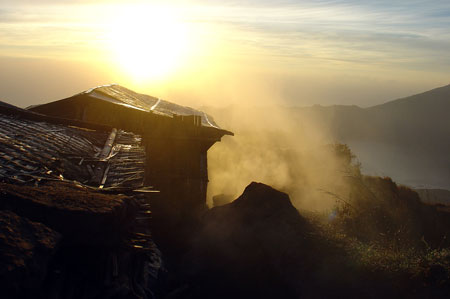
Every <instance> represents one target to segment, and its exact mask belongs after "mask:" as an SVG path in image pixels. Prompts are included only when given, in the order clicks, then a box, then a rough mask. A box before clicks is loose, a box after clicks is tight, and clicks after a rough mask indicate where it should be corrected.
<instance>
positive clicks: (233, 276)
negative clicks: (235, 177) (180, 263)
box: [186, 183, 312, 298]
mask: <svg viewBox="0 0 450 299" xmlns="http://www.w3.org/2000/svg"><path fill="white" fill-rule="evenodd" d="M309 232H310V226H309V224H308V223H307V222H306V220H305V219H304V218H303V217H302V216H301V215H300V214H299V213H298V211H297V210H296V209H295V207H294V206H293V205H292V203H291V201H290V199H289V196H288V195H287V194H285V193H283V192H280V191H277V190H275V189H273V188H271V187H269V186H267V185H264V184H261V183H251V184H250V185H249V186H247V188H246V189H245V191H244V193H243V194H242V195H241V196H240V197H239V198H238V199H236V200H235V201H233V202H232V203H230V204H227V205H224V206H220V207H216V208H213V209H211V210H210V211H208V212H207V213H206V215H205V218H204V226H203V228H202V230H201V232H200V233H199V236H198V238H197V239H196V241H195V242H194V249H193V251H192V252H191V254H190V255H188V256H187V262H186V263H187V265H186V269H189V270H190V273H188V274H187V275H188V276H189V275H191V277H194V278H193V279H194V281H196V282H198V283H199V284H200V285H202V287H201V288H197V289H195V290H194V291H193V292H194V294H195V296H200V297H208V296H212V294H214V295H213V297H214V296H219V297H221V298H225V297H228V296H233V297H234V298H240V297H248V296H251V297H252V298H268V297H278V298H290V297H296V296H297V295H299V294H300V291H301V290H300V289H301V285H302V283H301V280H302V278H305V277H306V276H307V274H306V273H308V271H309V269H310V268H311V267H312V265H311V261H310V260H309V259H308V257H309V256H310V255H311V254H310V253H308V254H307V251H309V250H310V248H311V244H309V241H308V239H309V237H308V236H309ZM293 280H294V281H295V283H293ZM248 298H249V297H248Z"/></svg>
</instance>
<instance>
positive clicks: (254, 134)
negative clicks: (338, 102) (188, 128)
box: [208, 107, 350, 211]
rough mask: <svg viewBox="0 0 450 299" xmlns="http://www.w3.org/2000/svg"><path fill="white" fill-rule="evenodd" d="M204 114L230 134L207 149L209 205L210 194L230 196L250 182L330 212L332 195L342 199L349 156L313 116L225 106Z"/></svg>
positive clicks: (300, 204) (298, 203)
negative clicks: (334, 143)
mask: <svg viewBox="0 0 450 299" xmlns="http://www.w3.org/2000/svg"><path fill="white" fill-rule="evenodd" d="M294 109H295V108H294ZM209 112H210V113H211V114H212V115H214V116H215V118H216V120H217V121H218V123H220V124H221V125H222V126H223V127H225V128H227V129H230V130H232V131H233V132H234V133H235V136H234V137H226V138H223V140H222V142H220V143H218V144H216V145H215V146H214V147H212V148H211V149H210V151H209V156H208V161H209V175H210V183H209V187H208V188H209V189H208V204H209V205H210V206H212V205H213V201H212V198H213V196H215V195H219V194H225V195H230V198H233V199H234V198H236V197H237V196H238V195H239V194H240V193H241V192H242V190H243V189H244V188H245V186H246V185H248V184H249V183H250V182H252V181H258V182H262V183H265V184H268V185H271V186H273V187H274V188H277V189H279V190H282V191H285V192H287V193H288V194H289V195H290V197H291V200H292V202H293V203H294V205H295V206H296V207H297V208H299V209H307V210H313V211H324V210H329V209H331V208H332V207H333V205H334V204H335V201H336V196H334V195H337V196H342V197H344V198H345V197H346V195H345V194H346V192H347V190H348V188H347V186H346V182H345V177H346V175H348V174H349V169H347V168H348V167H349V165H350V164H349V163H350V161H349V155H346V154H344V155H343V153H342V151H340V150H339V146H338V147H336V146H335V145H333V139H332V138H331V135H330V134H329V133H328V132H326V130H325V129H323V128H324V127H323V126H321V124H320V123H318V122H316V121H315V119H314V117H313V116H310V117H308V119H306V118H305V119H295V118H294V117H293V115H291V113H290V112H291V109H289V108H271V109H268V108H243V107H240V108H238V107H228V108H223V109H212V108H211V109H209ZM340 148H341V149H343V147H340ZM344 149H345V147H344ZM330 194H333V195H330Z"/></svg>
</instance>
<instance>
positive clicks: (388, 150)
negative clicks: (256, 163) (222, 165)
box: [209, 85, 450, 189]
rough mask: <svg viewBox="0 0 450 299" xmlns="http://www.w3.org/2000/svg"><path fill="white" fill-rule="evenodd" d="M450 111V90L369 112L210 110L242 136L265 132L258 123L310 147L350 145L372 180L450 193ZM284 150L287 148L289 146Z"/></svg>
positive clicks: (343, 109)
mask: <svg viewBox="0 0 450 299" xmlns="http://www.w3.org/2000/svg"><path fill="white" fill-rule="evenodd" d="M212 110H213V111H212ZM448 111H450V85H447V86H443V87H440V88H436V89H433V90H430V91H427V92H424V93H421V94H417V95H413V96H409V97H405V98H401V99H397V100H393V101H390V102H387V103H385V104H382V105H377V106H373V107H369V108H361V107H358V106H343V105H335V106H326V107H325V106H320V105H315V106H311V107H270V108H269V107H266V108H261V107H260V108H247V109H245V108H237V107H227V108H225V109H220V110H217V109H212V108H210V109H209V112H210V113H212V114H214V115H217V116H218V117H216V118H217V121H218V122H219V123H223V124H226V125H227V126H228V127H232V128H233V129H235V131H236V132H237V136H238V135H239V131H241V132H244V131H245V132H256V130H259V129H260V128H258V127H257V126H256V125H254V124H255V123H256V124H263V125H264V127H265V128H268V129H269V130H271V131H277V130H279V131H287V132H288V133H289V134H290V135H292V136H295V137H294V138H303V139H305V138H306V139H308V142H309V139H311V138H316V139H319V141H321V142H340V143H345V144H348V145H349V146H350V148H351V150H352V151H353V152H354V153H355V155H356V156H357V158H358V160H359V161H360V162H361V163H362V170H363V172H365V173H367V174H371V175H381V176H390V177H392V178H394V179H395V180H396V181H397V182H399V183H401V184H407V185H409V186H412V187H414V188H441V189H450V167H449V166H450V155H449V154H448V153H449V152H450V138H449V136H450V118H449V117H448ZM275 135H277V134H275ZM317 136H320V137H317ZM291 143H292V142H291ZM279 144H280V143H279ZM281 146H285V147H287V146H289V142H287V144H284V145H281Z"/></svg>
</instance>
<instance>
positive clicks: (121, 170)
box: [0, 103, 145, 189]
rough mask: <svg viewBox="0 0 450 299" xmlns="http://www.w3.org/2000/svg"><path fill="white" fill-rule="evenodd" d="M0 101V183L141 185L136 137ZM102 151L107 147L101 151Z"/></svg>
mask: <svg viewBox="0 0 450 299" xmlns="http://www.w3.org/2000/svg"><path fill="white" fill-rule="evenodd" d="M111 131H112V132H114V136H113V137H114V138H113V139H111V135H113V134H112V132H110V131H109V129H108V128H107V127H100V129H99V128H96V127H92V125H90V124H86V126H83V123H82V122H79V121H77V122H74V123H70V120H64V119H60V120H58V119H56V118H54V117H48V116H44V115H41V114H38V113H34V112H31V111H27V110H23V109H20V108H17V107H14V106H11V105H3V104H2V103H0V149H1V150H0V181H4V182H12V183H31V184H38V182H39V181H40V180H74V181H78V182H80V183H82V184H86V185H92V186H95V187H99V186H101V187H104V188H111V189H113V188H131V189H135V188H139V187H141V186H142V185H143V179H144V162H145V151H144V149H143V147H142V146H141V144H140V141H141V138H140V136H138V135H135V134H133V133H128V132H125V131H122V130H118V131H117V130H115V129H112V130H111ZM105 147H109V148H107V149H106V150H105Z"/></svg>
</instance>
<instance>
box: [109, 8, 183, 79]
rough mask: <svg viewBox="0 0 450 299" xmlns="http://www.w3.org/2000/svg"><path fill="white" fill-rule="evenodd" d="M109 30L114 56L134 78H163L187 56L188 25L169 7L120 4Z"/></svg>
mask: <svg viewBox="0 0 450 299" xmlns="http://www.w3.org/2000/svg"><path fill="white" fill-rule="evenodd" d="M109 31H110V34H109V37H108V39H109V43H110V46H111V47H112V52H113V54H114V59H115V60H116V61H117V62H118V63H119V64H120V66H121V68H122V69H123V70H124V71H125V72H126V73H127V74H128V75H130V76H132V77H133V79H135V80H139V81H144V80H150V79H162V78H164V77H166V76H168V75H170V74H171V73H172V72H174V71H175V70H176V69H177V68H179V67H180V66H181V64H182V63H183V59H186V57H187V52H188V48H189V47H188V46H189V44H188V40H189V39H188V28H187V25H186V23H183V22H182V21H181V20H180V19H179V18H177V16H176V15H175V14H174V13H173V12H171V11H169V10H168V9H163V8H159V7H149V6H138V7H132V8H131V7H122V8H121V9H120V11H118V13H116V14H115V17H114V18H113V20H112V22H111V23H110V28H109Z"/></svg>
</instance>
